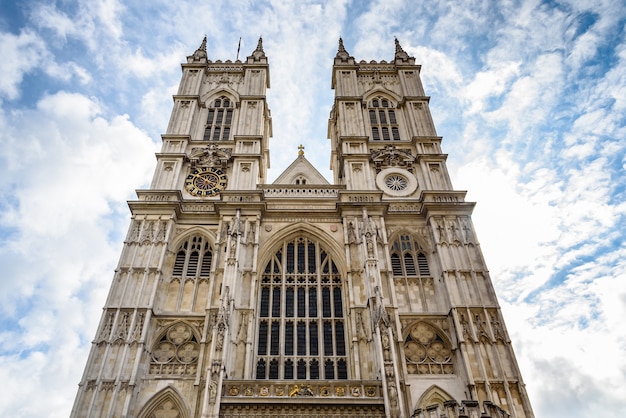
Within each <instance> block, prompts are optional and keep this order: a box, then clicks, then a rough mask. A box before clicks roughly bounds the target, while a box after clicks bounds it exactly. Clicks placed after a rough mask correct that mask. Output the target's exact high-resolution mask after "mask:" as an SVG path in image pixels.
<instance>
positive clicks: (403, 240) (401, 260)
mask: <svg viewBox="0 0 626 418" xmlns="http://www.w3.org/2000/svg"><path fill="white" fill-rule="evenodd" d="M416 261H417V264H416ZM391 269H392V271H393V275H394V277H396V276H397V277H402V276H404V277H409V276H413V277H415V276H419V277H428V276H430V269H429V268H428V259H427V258H426V254H425V252H424V250H422V248H421V247H420V246H419V244H418V243H417V242H416V241H415V240H414V239H413V237H412V236H411V235H408V234H403V235H400V236H399V237H398V238H397V239H396V240H395V241H394V243H393V245H392V246H391Z"/></svg>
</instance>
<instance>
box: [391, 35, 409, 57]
mask: <svg viewBox="0 0 626 418" xmlns="http://www.w3.org/2000/svg"><path fill="white" fill-rule="evenodd" d="M394 41H395V43H396V56H395V59H396V60H399V61H403V62H407V61H408V60H409V58H410V57H409V54H407V53H406V52H405V51H404V49H402V46H400V41H398V38H396V37H394Z"/></svg>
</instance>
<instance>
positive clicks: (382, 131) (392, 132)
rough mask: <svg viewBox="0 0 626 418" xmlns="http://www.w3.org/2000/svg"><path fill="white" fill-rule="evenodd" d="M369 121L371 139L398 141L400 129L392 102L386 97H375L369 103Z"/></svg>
mask: <svg viewBox="0 0 626 418" xmlns="http://www.w3.org/2000/svg"><path fill="white" fill-rule="evenodd" d="M369 107H370V109H369V111H368V113H369V121H370V126H371V129H372V141H380V140H381V139H382V140H383V141H391V140H394V141H398V140H400V130H399V127H398V120H397V119H396V112H395V110H393V108H392V107H393V103H391V102H390V101H389V100H387V99H382V98H377V99H374V100H372V102H371V103H370V106H369Z"/></svg>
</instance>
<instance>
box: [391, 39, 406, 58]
mask: <svg viewBox="0 0 626 418" xmlns="http://www.w3.org/2000/svg"><path fill="white" fill-rule="evenodd" d="M393 40H394V41H395V43H396V54H397V53H398V52H404V49H402V46H400V41H399V40H398V38H396V37H395V36H394V37H393Z"/></svg>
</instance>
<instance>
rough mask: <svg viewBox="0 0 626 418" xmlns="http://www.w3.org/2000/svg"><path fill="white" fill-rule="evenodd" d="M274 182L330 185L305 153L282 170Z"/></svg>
mask: <svg viewBox="0 0 626 418" xmlns="http://www.w3.org/2000/svg"><path fill="white" fill-rule="evenodd" d="M272 184H292V185H305V186H307V185H325V186H328V185H330V183H328V180H326V178H324V176H322V175H321V174H320V172H319V171H317V169H316V168H315V167H313V164H311V163H310V162H309V160H307V159H306V158H305V157H304V155H298V158H296V160H295V161H294V162H293V163H291V165H290V166H289V167H287V168H286V169H285V171H283V172H282V174H281V175H280V176H278V178H277V179H276V180H274V182H273V183H272Z"/></svg>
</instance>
